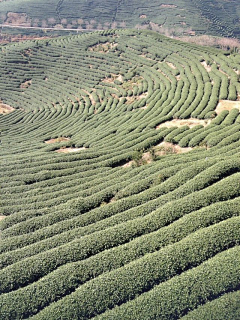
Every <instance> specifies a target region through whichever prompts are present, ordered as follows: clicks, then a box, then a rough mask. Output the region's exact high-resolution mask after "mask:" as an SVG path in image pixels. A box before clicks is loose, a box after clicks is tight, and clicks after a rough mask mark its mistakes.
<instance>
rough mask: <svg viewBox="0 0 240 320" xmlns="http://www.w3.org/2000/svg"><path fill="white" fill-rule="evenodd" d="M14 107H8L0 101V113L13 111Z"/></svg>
mask: <svg viewBox="0 0 240 320" xmlns="http://www.w3.org/2000/svg"><path fill="white" fill-rule="evenodd" d="M14 110H15V109H14V108H13V107H10V106H9V105H7V104H4V103H2V102H1V101H0V114H8V113H11V112H13V111H14Z"/></svg>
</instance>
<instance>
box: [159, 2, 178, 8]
mask: <svg viewBox="0 0 240 320" xmlns="http://www.w3.org/2000/svg"><path fill="white" fill-rule="evenodd" d="M160 7H161V8H177V6H176V5H175V4H164V3H163V4H161V5H160Z"/></svg>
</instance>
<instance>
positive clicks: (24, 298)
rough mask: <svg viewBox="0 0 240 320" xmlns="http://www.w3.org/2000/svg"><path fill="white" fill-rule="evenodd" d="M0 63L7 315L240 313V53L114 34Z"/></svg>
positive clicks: (79, 38)
mask: <svg viewBox="0 0 240 320" xmlns="http://www.w3.org/2000/svg"><path fill="white" fill-rule="evenodd" d="M12 3H14V1H12ZM22 3H23V4H24V3H25V4H28V3H32V2H31V1H22ZM2 4H4V3H2ZM7 4H8V2H6V5H7ZM9 4H10V2H9ZM63 4H64V3H63ZM63 4H62V5H63ZM29 7H30V6H29ZM0 68H1V74H0V99H1V103H0V112H1V113H2V114H0V130H1V136H0V140H1V144H0V152H1V153H0V161H1V171H0V179H1V213H0V219H1V224H0V229H1V233H0V235H1V239H0V250H1V251H0V266H1V268H0V318H1V319H11V320H12V319H26V318H31V319H90V318H91V319H92V318H93V319H124V320H125V319H171V320H172V319H208V317H211V319H214V320H215V319H216V320H220V319H224V320H225V319H231V320H233V319H238V318H239V315H240V308H239V297H240V291H239V283H240V281H239V280H240V268H239V266H240V247H239V240H240V217H239V213H240V210H239V209H240V158H239V155H240V113H239V108H240V83H239V74H240V55H239V54H236V53H232V54H230V53H229V52H223V51H220V50H216V49H213V48H206V47H204V48H203V47H200V46H197V45H193V44H189V43H188V44H187V43H183V42H180V41H176V40H173V39H169V38H166V37H164V36H161V35H159V34H157V33H154V32H152V31H138V30H134V29H132V30H131V29H128V30H127V29H126V30H124V29H117V30H114V29H112V30H106V31H101V32H94V33H87V34H82V35H76V36H69V37H59V38H56V39H51V40H49V39H45V40H34V41H26V42H21V43H12V44H8V45H4V46H3V45H2V46H1V47H0Z"/></svg>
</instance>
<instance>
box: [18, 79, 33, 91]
mask: <svg viewBox="0 0 240 320" xmlns="http://www.w3.org/2000/svg"><path fill="white" fill-rule="evenodd" d="M31 84H32V80H31V79H30V80H27V81H25V82H23V83H21V85H20V88H21V89H27V88H29V87H30V85H31Z"/></svg>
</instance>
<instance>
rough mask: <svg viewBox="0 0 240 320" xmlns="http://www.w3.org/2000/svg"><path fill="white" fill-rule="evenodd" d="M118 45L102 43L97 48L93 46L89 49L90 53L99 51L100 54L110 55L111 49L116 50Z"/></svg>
mask: <svg viewBox="0 0 240 320" xmlns="http://www.w3.org/2000/svg"><path fill="white" fill-rule="evenodd" d="M117 45H118V44H117V43H115V42H105V43H100V44H97V45H95V46H91V47H89V48H88V50H89V51H97V52H100V53H108V52H109V50H110V49H113V48H116V47H117Z"/></svg>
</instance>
